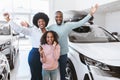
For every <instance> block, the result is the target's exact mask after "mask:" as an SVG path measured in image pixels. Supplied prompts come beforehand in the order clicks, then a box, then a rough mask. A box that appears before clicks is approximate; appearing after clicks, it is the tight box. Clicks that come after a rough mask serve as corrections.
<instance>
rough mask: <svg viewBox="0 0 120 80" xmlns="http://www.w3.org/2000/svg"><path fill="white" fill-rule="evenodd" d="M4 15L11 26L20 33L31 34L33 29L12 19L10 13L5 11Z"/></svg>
mask: <svg viewBox="0 0 120 80" xmlns="http://www.w3.org/2000/svg"><path fill="white" fill-rule="evenodd" d="M3 16H4V17H5V20H6V21H7V22H8V23H9V25H10V27H11V28H12V29H13V30H15V31H16V32H18V33H23V34H25V35H28V36H30V35H31V29H30V28H26V27H21V26H19V25H18V24H16V23H15V22H13V21H12V20H11V19H10V15H9V13H4V14H3Z"/></svg>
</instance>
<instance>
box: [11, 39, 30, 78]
mask: <svg viewBox="0 0 120 80" xmlns="http://www.w3.org/2000/svg"><path fill="white" fill-rule="evenodd" d="M19 43H20V45H19V51H20V52H19V54H18V56H17V59H16V62H15V68H14V69H13V70H12V71H11V79H10V80H30V76H31V75H30V69H29V65H28V61H27V59H28V53H29V50H30V49H31V45H30V42H29V40H28V39H20V40H19Z"/></svg>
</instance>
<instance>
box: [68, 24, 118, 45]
mask: <svg viewBox="0 0 120 80" xmlns="http://www.w3.org/2000/svg"><path fill="white" fill-rule="evenodd" d="M69 41H71V42H74V43H101V42H117V41H118V40H117V39H116V38H115V37H114V36H112V35H111V34H110V33H109V32H108V31H106V30H105V29H104V28H102V27H98V26H92V25H91V26H83V27H79V28H76V29H73V30H72V31H71V32H70V34H69Z"/></svg>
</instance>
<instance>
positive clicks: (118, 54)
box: [70, 42, 120, 66]
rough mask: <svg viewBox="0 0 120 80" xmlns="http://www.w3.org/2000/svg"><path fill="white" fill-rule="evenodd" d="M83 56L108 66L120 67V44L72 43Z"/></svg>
mask: <svg viewBox="0 0 120 80" xmlns="http://www.w3.org/2000/svg"><path fill="white" fill-rule="evenodd" d="M70 46H71V47H73V48H74V49H76V50H77V51H79V52H80V53H82V54H83V55H85V56H87V57H89V58H92V59H94V60H97V61H100V62H103V63H106V64H108V65H113V66H120V42H111V43H89V44H88V43H83V44H81V43H70Z"/></svg>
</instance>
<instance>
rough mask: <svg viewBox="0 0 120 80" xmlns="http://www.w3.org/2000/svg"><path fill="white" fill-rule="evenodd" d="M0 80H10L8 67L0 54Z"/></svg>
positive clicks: (6, 61) (3, 56)
mask: <svg viewBox="0 0 120 80" xmlns="http://www.w3.org/2000/svg"><path fill="white" fill-rule="evenodd" d="M0 80H10V67H9V63H8V60H7V58H6V56H5V55H4V54H2V53H1V52H0Z"/></svg>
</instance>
